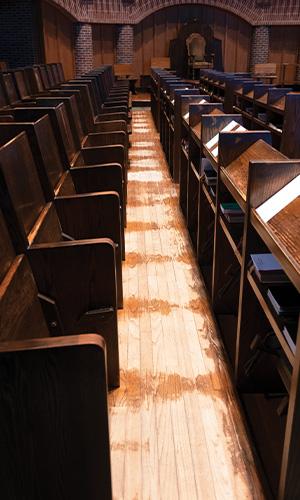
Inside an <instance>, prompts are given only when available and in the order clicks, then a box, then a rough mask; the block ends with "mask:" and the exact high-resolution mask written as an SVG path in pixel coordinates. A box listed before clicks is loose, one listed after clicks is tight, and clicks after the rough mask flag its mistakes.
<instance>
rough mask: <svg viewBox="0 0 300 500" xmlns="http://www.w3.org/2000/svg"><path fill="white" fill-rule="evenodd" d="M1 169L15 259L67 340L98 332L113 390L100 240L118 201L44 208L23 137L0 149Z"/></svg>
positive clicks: (90, 199)
mask: <svg viewBox="0 0 300 500" xmlns="http://www.w3.org/2000/svg"><path fill="white" fill-rule="evenodd" d="M0 165H1V169H0V193H1V196H0V205H1V207H2V210H3V213H4V216H5V218H6V221H7V226H8V228H9V232H10V237H11V239H12V242H13V245H14V248H15V251H16V252H17V253H24V252H25V253H26V254H27V256H28V259H29V261H30V265H31V268H32V271H33V274H34V277H35V280H36V283H37V286H38V290H39V292H40V293H41V294H42V295H44V296H46V297H47V298H49V300H52V301H54V302H55V304H57V307H58V310H59V313H60V317H61V321H62V325H63V329H64V332H65V333H66V334H74V333H87V332H91V331H94V332H101V335H102V336H103V337H104V339H105V341H106V343H107V353H108V381H109V385H110V386H111V387H115V386H118V385H119V356H118V328H117V276H116V255H115V252H116V249H115V244H114V243H113V241H112V240H111V239H108V238H107V237H106V236H107V234H108V227H109V223H108V220H109V214H111V211H112V204H113V203H114V202H115V201H116V200H118V197H117V195H116V194H115V193H111V194H110V193H109V194H108V195H105V196H102V195H97V194H96V195H94V194H92V195H85V196H78V195H76V196H67V197H61V198H59V199H56V200H55V202H54V203H46V202H45V199H44V196H43V193H42V189H41V186H40V183H39V179H38V176H37V172H36V170H35V167H34V162H33V157H32V154H31V150H30V147H29V144H28V140H27V137H26V134H25V132H22V133H21V134H19V135H18V136H17V137H16V138H15V139H12V140H11V141H10V142H8V143H7V144H5V145H3V146H2V147H1V148H0ZM110 230H111V229H110Z"/></svg>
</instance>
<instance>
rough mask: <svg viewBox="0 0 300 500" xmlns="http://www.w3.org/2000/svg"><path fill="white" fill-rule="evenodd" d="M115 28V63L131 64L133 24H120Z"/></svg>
mask: <svg viewBox="0 0 300 500" xmlns="http://www.w3.org/2000/svg"><path fill="white" fill-rule="evenodd" d="M117 30H118V31H117V33H118V34H117V63H118V64H123V63H127V64H131V63H132V61H133V37H134V33H133V26H132V25H131V24H121V25H119V26H118V27H117Z"/></svg>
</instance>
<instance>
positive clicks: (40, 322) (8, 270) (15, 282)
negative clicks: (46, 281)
mask: <svg viewBox="0 0 300 500" xmlns="http://www.w3.org/2000/svg"><path fill="white" fill-rule="evenodd" d="M48 336H49V331H48V327H47V325H46V322H45V319H44V316H43V313H42V308H41V304H40V302H39V299H38V291H37V288H36V284H35V282H34V279H33V276H32V272H31V270H30V267H29V264H28V261H27V259H26V257H25V256H24V255H19V256H17V257H16V254H15V251H14V249H13V246H12V243H11V240H10V237H9V233H8V229H7V226H6V222H5V220H4V217H3V214H2V211H1V210H0V341H1V342H3V341H4V340H13V339H25V338H33V337H48Z"/></svg>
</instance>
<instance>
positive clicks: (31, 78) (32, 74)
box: [24, 66, 45, 95]
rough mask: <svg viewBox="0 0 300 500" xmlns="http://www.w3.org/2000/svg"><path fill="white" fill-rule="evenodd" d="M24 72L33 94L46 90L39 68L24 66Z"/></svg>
mask: <svg viewBox="0 0 300 500" xmlns="http://www.w3.org/2000/svg"><path fill="white" fill-rule="evenodd" d="M24 74H25V78H26V81H27V86H28V89H29V92H30V94H31V95H33V94H38V93H39V92H43V91H44V90H45V88H44V85H43V82H42V79H41V77H40V73H39V70H38V68H37V67H36V66H30V67H26V68H24Z"/></svg>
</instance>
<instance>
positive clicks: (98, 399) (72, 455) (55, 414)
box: [0, 334, 112, 500]
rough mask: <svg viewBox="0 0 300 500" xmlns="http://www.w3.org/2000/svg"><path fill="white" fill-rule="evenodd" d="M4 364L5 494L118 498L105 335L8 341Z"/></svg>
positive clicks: (0, 355) (0, 353) (1, 353)
mask: <svg viewBox="0 0 300 500" xmlns="http://www.w3.org/2000/svg"><path fill="white" fill-rule="evenodd" d="M0 366H1V369H0V370H1V372H0V374H1V381H2V383H1V389H0V441H1V443H2V444H1V447H0V461H1V464H2V470H1V475H2V476H3V478H2V481H1V493H2V496H3V498H6V499H10V500H18V499H20V498H24V499H32V500H33V499H37V498H43V500H53V499H54V498H57V499H59V498H68V499H72V500H82V499H89V500H98V499H100V498H101V499H103V500H112V486H111V469H110V447H109V429H108V405H107V381H106V362H105V345H104V342H103V339H102V338H101V337H100V336H99V335H92V334H91V335H84V336H83V335H75V336H70V337H61V338H54V339H42V340H34V341H27V342H12V343H10V344H6V343H5V344H2V345H1V346H0Z"/></svg>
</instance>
